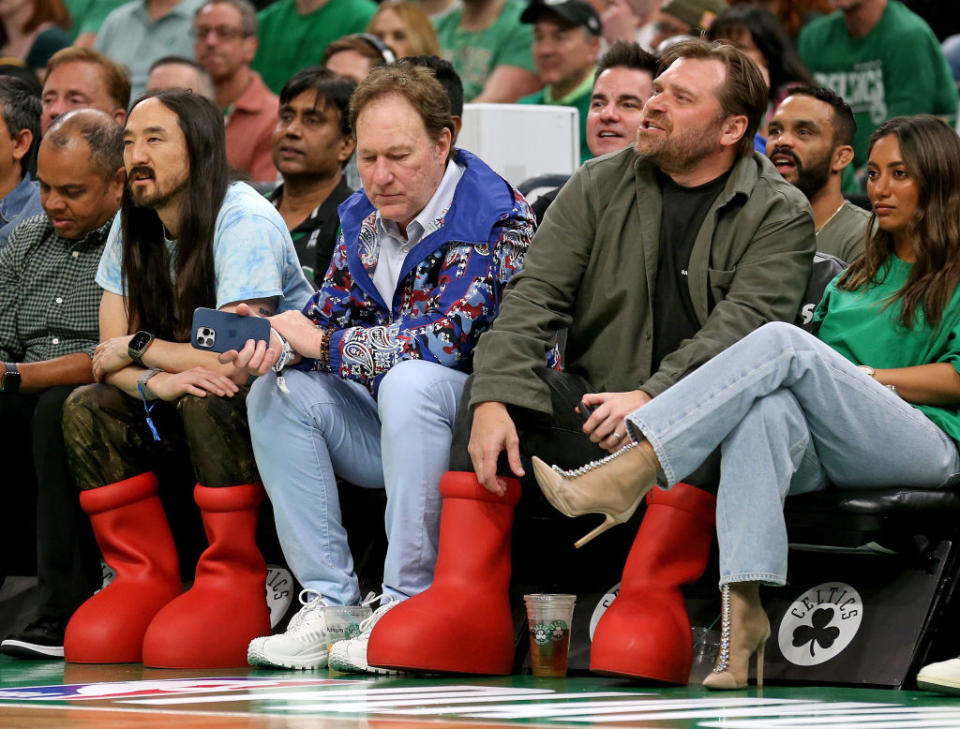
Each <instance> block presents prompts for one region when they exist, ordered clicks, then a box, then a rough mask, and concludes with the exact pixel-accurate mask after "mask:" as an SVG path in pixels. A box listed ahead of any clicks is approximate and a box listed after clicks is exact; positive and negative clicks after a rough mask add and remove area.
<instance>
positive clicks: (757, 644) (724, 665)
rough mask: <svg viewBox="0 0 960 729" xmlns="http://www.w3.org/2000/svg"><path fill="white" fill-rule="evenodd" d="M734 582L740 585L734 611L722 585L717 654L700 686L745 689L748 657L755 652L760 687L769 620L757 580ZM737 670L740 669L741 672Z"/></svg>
mask: <svg viewBox="0 0 960 729" xmlns="http://www.w3.org/2000/svg"><path fill="white" fill-rule="evenodd" d="M736 584H738V585H742V587H738V588H736V593H737V602H738V603H740V608H739V609H738V610H737V611H734V610H733V608H732V605H731V602H732V600H731V592H732V590H731V588H730V585H729V584H726V585H724V586H723V587H722V591H721V595H722V597H721V606H722V617H721V634H720V655H719V656H717V664H716V665H715V666H714V668H713V672H712V673H711V674H710V675H709V676H707V677H706V678H705V679H704V680H703V685H704V686H705V687H706V688H709V689H720V690H731V689H744V688H746V687H747V684H748V683H749V676H748V674H749V671H750V658H751V657H752V656H753V655H754V654H756V656H757V688H763V654H764V648H765V647H766V644H767V640H768V639H769V638H770V621H769V620H768V619H767V614H766V613H765V612H764V611H763V606H762V605H761V604H760V597H759V593H758V592H757V583H755V582H753V583H736ZM744 654H746V655H744ZM732 664H737V665H736V667H735V666H733V665H732ZM741 666H742V668H741ZM739 671H743V673H742V675H741V674H740V673H739Z"/></svg>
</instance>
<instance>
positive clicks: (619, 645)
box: [590, 483, 717, 684]
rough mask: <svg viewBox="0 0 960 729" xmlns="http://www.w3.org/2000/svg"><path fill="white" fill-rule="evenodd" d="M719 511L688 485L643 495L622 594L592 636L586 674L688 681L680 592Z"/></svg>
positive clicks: (686, 626) (700, 560)
mask: <svg viewBox="0 0 960 729" xmlns="http://www.w3.org/2000/svg"><path fill="white" fill-rule="evenodd" d="M716 504H717V499H716V497H715V496H714V495H713V494H710V493H707V492H706V491H703V490H701V489H698V488H695V487H693V486H690V485H688V484H685V483H678V484H677V485H675V486H674V487H673V488H672V489H670V490H669V491H664V490H662V489H654V490H653V491H651V492H650V494H649V495H648V496H647V513H646V514H644V516H643V521H642V522H641V523H640V529H639V530H638V531H637V538H636V539H635V540H634V542H633V547H631V549H630V554H629V555H628V557H627V563H626V564H625V565H624V568H623V578H622V580H621V582H620V592H619V594H618V595H617V598H616V599H615V600H614V601H613V603H611V605H610V607H609V608H607V611H606V612H605V613H604V614H603V617H602V618H601V619H600V622H599V623H598V624H597V628H596V630H595V631H594V634H593V645H592V646H591V648H590V670H591V671H594V672H596V673H605V674H612V675H616V676H631V677H635V678H651V679H655V680H657V681H666V682H669V683H681V684H685V683H686V682H687V680H688V679H689V677H690V668H691V666H692V663H693V638H692V636H691V632H690V619H689V617H688V616H687V607H686V604H685V603H684V601H683V593H682V592H681V591H680V586H681V585H685V584H687V583H690V582H695V581H696V580H698V579H699V578H700V576H701V575H702V574H703V570H704V569H705V568H706V566H707V557H708V555H709V552H710V542H711V540H712V539H713V525H714V518H715V517H714V513H715V509H716Z"/></svg>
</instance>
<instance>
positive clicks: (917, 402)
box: [534, 116, 960, 689]
mask: <svg viewBox="0 0 960 729" xmlns="http://www.w3.org/2000/svg"><path fill="white" fill-rule="evenodd" d="M867 171H868V172H867V174H868V176H867V191H868V194H869V196H870V202H871V204H872V205H873V211H874V217H875V219H876V232H875V233H874V234H873V236H872V237H871V238H870V240H869V241H868V242H867V245H866V250H865V252H864V254H863V256H861V257H860V258H859V259H857V260H856V261H854V262H853V264H852V265H851V266H850V268H848V269H847V270H846V271H845V272H843V273H842V274H840V275H839V276H838V277H837V279H835V280H834V282H832V283H831V284H830V286H829V287H828V290H827V292H826V294H825V296H824V299H823V301H822V302H821V305H820V307H819V308H818V310H817V314H816V316H815V318H814V332H815V335H811V334H808V333H806V332H804V331H803V330H801V329H799V328H797V327H794V326H792V325H790V324H785V323H782V322H776V323H771V324H767V325H765V326H763V327H761V328H760V329H758V330H756V331H755V332H753V333H752V334H750V335H748V336H746V337H744V338H743V339H742V340H741V341H739V342H738V343H736V344H734V345H733V346H731V347H729V348H728V349H727V350H726V351H724V352H723V353H721V354H719V355H717V356H716V357H714V358H713V359H712V360H711V361H709V362H707V363H706V364H704V365H703V366H702V367H700V368H699V369H698V370H696V371H695V372H693V373H692V374H690V375H688V376H687V377H685V378H684V379H683V380H681V381H680V382H678V383H677V384H675V385H674V386H673V387H671V388H670V389H668V390H667V391H665V392H664V393H662V394H661V395H659V396H657V397H655V398H654V399H653V400H652V401H651V402H649V403H647V404H646V405H644V406H643V407H642V408H640V409H638V410H636V411H634V412H633V413H632V414H631V415H629V416H628V417H627V418H626V423H625V425H622V424H621V423H620V422H617V421H616V419H615V418H614V417H613V416H610V417H609V418H608V419H607V420H606V421H604V423H603V424H602V425H601V426H600V427H599V428H597V429H595V430H594V431H593V435H592V436H591V439H592V440H595V441H598V442H600V444H601V445H602V446H604V447H607V448H608V450H610V451H611V455H610V456H607V457H606V458H604V459H603V460H601V461H597V462H595V463H593V464H589V465H587V466H584V467H583V468H580V469H577V471H574V472H564V471H560V470H559V469H551V468H550V467H549V466H547V465H546V464H545V463H543V462H542V461H539V459H534V469H535V472H536V476H537V480H538V481H539V482H540V485H541V487H542V488H543V491H544V493H545V494H546V495H547V498H549V499H550V502H551V503H552V504H553V505H554V506H555V507H556V508H557V509H559V510H560V511H562V512H563V513H564V514H566V515H568V516H578V515H581V514H585V513H590V512H596V513H601V514H604V515H605V516H606V520H605V521H604V522H603V524H601V525H600V526H599V527H598V528H597V529H595V530H594V531H593V532H592V533H591V534H589V535H588V536H587V537H586V538H585V540H586V539H589V538H592V537H593V536H596V535H597V534H599V533H600V532H602V531H604V530H605V529H607V528H609V527H611V526H613V525H614V524H617V523H622V522H624V521H626V520H627V519H628V518H629V517H630V515H631V514H633V512H634V510H635V509H636V508H637V506H638V504H639V503H640V500H641V499H642V498H643V496H644V495H645V494H646V492H647V491H649V490H650V489H651V488H652V487H653V486H654V485H655V484H656V483H659V484H661V485H670V484H674V483H677V482H678V481H680V480H682V478H684V477H685V476H687V475H688V474H689V473H691V472H693V471H694V470H695V469H696V468H697V467H698V466H699V465H700V464H701V463H702V462H703V461H704V460H705V459H706V458H707V456H709V455H710V454H711V453H712V452H713V451H714V449H716V448H718V447H719V448H720V449H721V454H722V456H721V465H720V472H721V475H720V486H719V490H718V493H717V514H716V515H717V537H718V543H719V547H720V584H721V589H722V606H723V627H722V640H721V652H720V657H719V659H718V661H717V665H716V667H715V668H714V671H713V673H711V674H710V676H708V677H707V679H706V680H705V681H704V685H705V686H708V687H710V688H720V689H733V688H742V687H744V686H746V684H747V674H748V665H749V661H750V657H751V656H752V655H753V654H754V653H757V654H758V661H757V682H758V684H760V685H762V662H763V648H764V644H765V643H766V640H767V638H768V637H769V634H770V622H769V620H768V619H767V616H766V614H765V612H764V610H763V606H762V605H761V604H760V598H759V592H758V586H759V585H760V584H761V583H764V584H768V585H783V584H785V583H786V576H787V575H786V573H787V531H786V526H785V523H784V518H783V500H784V498H785V497H786V496H787V494H788V493H790V494H793V493H804V492H807V491H813V490H817V489H822V488H825V487H826V485H827V483H828V482H830V483H834V484H837V485H839V486H843V487H849V488H856V487H866V488H876V487H883V486H906V487H916V488H933V487H937V486H940V485H942V484H944V483H945V482H946V481H947V480H948V479H949V478H950V476H951V475H953V474H955V473H957V472H960V456H958V451H957V442H958V440H960V414H958V409H957V406H958V404H960V374H958V369H960V292H958V287H957V282H958V281H960V139H958V137H957V135H956V133H955V132H953V130H951V129H950V128H949V127H948V126H947V125H946V124H944V123H942V122H941V121H939V120H938V119H935V118H934V117H931V116H919V117H899V118H897V119H893V120H891V121H889V122H887V123H885V124H884V125H883V126H881V127H880V128H879V129H877V131H876V133H875V134H874V135H873V137H872V139H871V141H870V152H869V162H868V164H867ZM601 407H602V406H601ZM599 411H600V409H599V408H598V412H599ZM601 414H602V413H601ZM624 428H626V430H627V433H624V432H622V431H623V430H624ZM618 429H619V430H620V431H621V432H617V430H618ZM624 435H630V436H632V438H626V439H625V440H627V441H632V442H629V443H628V445H626V446H624V447H622V448H619V450H618V449H617V448H618V444H619V441H620V439H621V438H623V436H624ZM905 456H906V457H905ZM658 474H659V477H658ZM585 540H581V543H582V541H585ZM824 627H827V626H824Z"/></svg>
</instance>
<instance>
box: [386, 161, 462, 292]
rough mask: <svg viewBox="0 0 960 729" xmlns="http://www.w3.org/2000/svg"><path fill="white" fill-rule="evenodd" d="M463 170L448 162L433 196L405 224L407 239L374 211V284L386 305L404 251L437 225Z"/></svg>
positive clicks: (395, 286)
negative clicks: (377, 250) (376, 249)
mask: <svg viewBox="0 0 960 729" xmlns="http://www.w3.org/2000/svg"><path fill="white" fill-rule="evenodd" d="M465 169H466V167H461V166H460V165H458V164H457V163H456V162H454V161H453V160H450V161H449V162H447V169H446V171H445V172H444V173H443V178H442V179H441V180H440V184H439V185H438V186H437V189H436V190H435V191H434V193H433V197H431V198H430V200H429V202H427V204H426V205H424V206H423V210H421V211H420V212H419V214H418V215H417V217H415V218H414V219H413V220H411V221H410V223H409V224H408V225H407V229H406V233H407V237H406V239H404V237H403V236H402V235H401V234H400V226H399V225H397V223H396V222H395V221H393V220H386V219H385V218H383V217H382V216H381V215H380V212H379V211H377V217H376V230H377V237H378V238H379V239H380V253H379V255H378V257H377V267H376V270H375V271H374V272H373V285H374V286H376V287H377V291H379V292H380V295H381V296H382V297H383V300H384V301H385V302H386V304H387V306H392V305H393V294H394V292H395V291H396V290H397V284H398V283H399V282H400V281H399V279H400V269H401V268H403V262H404V260H405V259H406V257H407V254H408V253H409V252H410V251H411V250H413V248H414V246H416V245H417V243H419V242H420V241H421V240H423V239H424V238H425V237H427V236H428V235H430V233H432V232H433V231H435V230H436V229H437V228H439V227H440V223H439V221H440V220H441V219H442V218H443V216H444V214H445V213H446V212H447V210H449V209H450V206H451V205H452V204H453V196H454V193H456V191H457V185H458V184H459V182H460V178H461V177H462V176H463V171H464V170H465Z"/></svg>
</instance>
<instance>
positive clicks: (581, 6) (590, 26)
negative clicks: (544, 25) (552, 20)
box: [520, 0, 601, 35]
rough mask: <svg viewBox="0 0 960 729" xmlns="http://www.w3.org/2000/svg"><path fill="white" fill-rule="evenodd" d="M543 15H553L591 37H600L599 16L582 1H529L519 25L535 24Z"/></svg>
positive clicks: (589, 5)
mask: <svg viewBox="0 0 960 729" xmlns="http://www.w3.org/2000/svg"><path fill="white" fill-rule="evenodd" d="M545 13H553V14H554V15H559V16H560V17H561V18H563V19H564V20H566V21H567V22H569V23H573V24H574V25H580V26H583V27H584V28H586V29H587V30H588V31H590V33H591V34H593V35H600V30H601V28H600V16H599V15H597V11H596V10H594V9H593V6H592V5H591V4H590V3H586V2H583V0H531V2H530V4H529V5H528V6H527V8H526V9H525V10H524V11H523V13H522V14H521V15H520V22H521V23H531V24H532V23H536V22H537V21H538V20H539V19H540V18H541V16H543V15H544V14H545Z"/></svg>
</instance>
